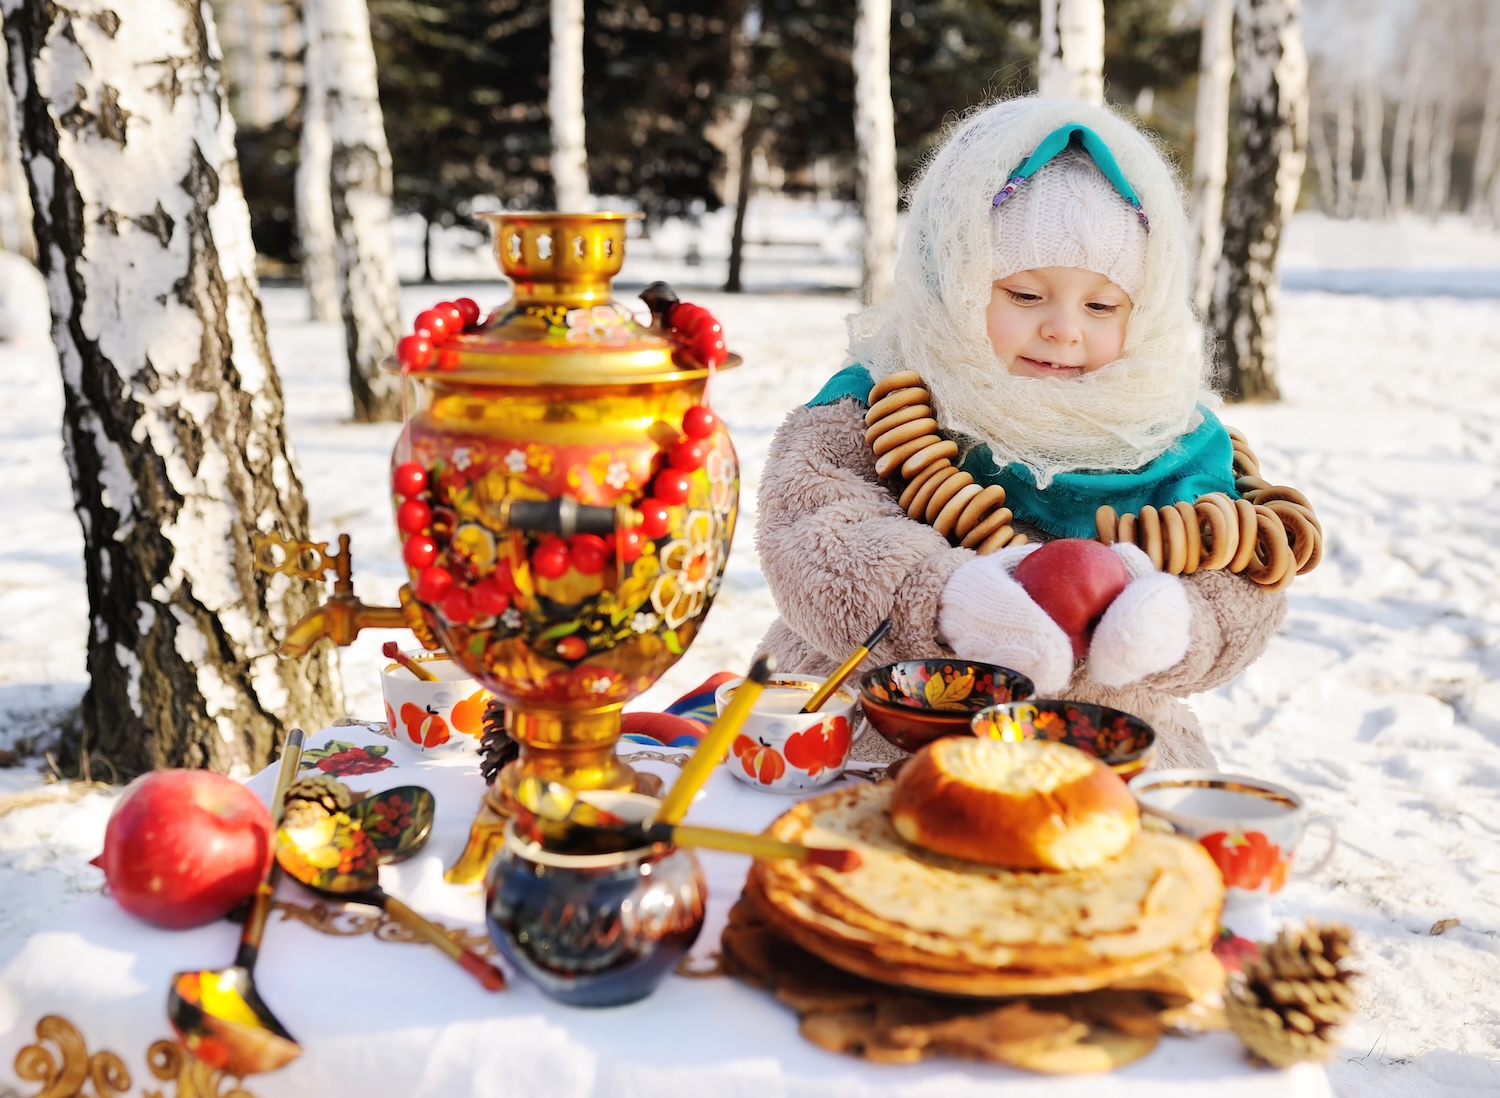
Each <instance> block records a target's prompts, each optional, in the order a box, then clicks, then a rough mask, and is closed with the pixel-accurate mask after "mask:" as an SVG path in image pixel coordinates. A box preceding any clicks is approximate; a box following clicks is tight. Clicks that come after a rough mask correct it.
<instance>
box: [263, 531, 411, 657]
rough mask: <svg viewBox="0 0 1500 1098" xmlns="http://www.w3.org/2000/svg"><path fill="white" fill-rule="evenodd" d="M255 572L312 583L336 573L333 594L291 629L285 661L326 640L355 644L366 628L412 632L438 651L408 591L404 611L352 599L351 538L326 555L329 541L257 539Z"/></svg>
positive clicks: (403, 596) (284, 649) (285, 641)
mask: <svg viewBox="0 0 1500 1098" xmlns="http://www.w3.org/2000/svg"><path fill="white" fill-rule="evenodd" d="M255 567H256V569H257V570H258V571H261V572H267V573H281V574H283V575H288V576H297V577H299V578H301V579H309V580H311V579H322V578H323V577H324V575H325V574H326V573H328V572H329V571H332V572H333V573H334V584H333V594H332V595H330V596H329V597H328V600H327V601H326V602H324V603H323V604H322V605H321V606H316V607H314V608H313V609H312V610H309V611H308V612H307V613H306V614H304V615H302V618H301V619H300V620H299V621H298V622H297V624H295V625H293V626H292V627H291V628H290V629H289V630H287V634H286V637H285V639H283V640H282V642H281V647H280V648H278V649H277V651H278V652H280V653H281V655H283V656H287V657H296V656H305V655H306V654H307V653H308V651H309V650H311V648H312V646H313V645H315V644H317V643H318V641H320V640H322V639H323V638H324V637H327V638H329V639H330V640H331V641H333V643H334V644H337V645H339V646H340V647H342V646H344V645H346V644H353V643H354V638H355V637H357V636H359V634H360V630H362V629H410V630H412V632H414V633H416V634H417V639H418V640H420V641H421V642H422V644H423V646H424V647H426V648H435V647H436V641H434V640H433V637H432V633H431V631H430V630H429V629H428V628H427V626H426V623H425V622H424V621H423V619H422V610H421V607H419V606H418V605H417V603H416V600H415V599H413V598H412V596H411V589H410V587H409V586H402V588H401V605H400V606H370V605H369V604H367V603H364V602H361V601H360V600H359V599H357V598H356V597H355V596H354V579H353V569H354V566H353V563H352V560H351V556H350V551H349V535H348V534H340V535H339V551H338V553H337V554H334V553H330V552H329V551H328V543H327V542H326V541H317V542H312V541H289V540H287V539H285V538H283V537H281V536H279V535H277V534H258V535H256V538H255Z"/></svg>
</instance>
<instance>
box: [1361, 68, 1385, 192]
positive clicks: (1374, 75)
mask: <svg viewBox="0 0 1500 1098" xmlns="http://www.w3.org/2000/svg"><path fill="white" fill-rule="evenodd" d="M1359 104H1360V120H1359V134H1360V137H1359V157H1360V165H1359V186H1358V188H1357V189H1356V190H1355V196H1354V212H1355V214H1356V215H1357V216H1359V217H1367V218H1375V217H1384V216H1385V211H1386V195H1385V153H1384V150H1383V149H1382V147H1381V143H1382V142H1383V141H1384V140H1385V93H1384V92H1382V91H1381V90H1380V69H1379V66H1378V64H1377V63H1376V62H1375V61H1374V60H1373V58H1372V59H1370V61H1369V68H1368V70H1367V71H1366V72H1365V74H1364V78H1363V79H1362V80H1361V81H1360V95H1359Z"/></svg>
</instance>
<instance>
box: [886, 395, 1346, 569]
mask: <svg viewBox="0 0 1500 1098" xmlns="http://www.w3.org/2000/svg"><path fill="white" fill-rule="evenodd" d="M865 428H866V429H865V442H866V443H868V444H869V445H870V447H871V449H872V450H874V452H875V472H876V474H877V475H879V476H880V477H882V478H888V479H892V480H896V481H899V482H901V490H900V503H901V509H902V510H903V511H905V512H906V513H907V515H908V516H909V517H911V518H913V519H915V520H917V521H918V522H925V523H927V524H928V525H930V526H931V527H932V528H933V529H934V530H936V531H937V532H938V533H940V534H942V535H943V536H944V537H945V538H947V539H948V540H949V541H950V542H952V543H954V544H956V545H958V546H960V547H962V548H964V549H973V550H974V551H975V552H976V553H978V554H979V555H980V556H985V555H987V554H989V553H993V552H995V551H996V550H997V549H1002V548H1004V547H1005V546H1007V545H1024V544H1026V542H1027V540H1028V539H1027V537H1026V535H1025V534H1020V533H1017V532H1016V530H1015V528H1014V526H1012V525H1011V523H1012V520H1013V519H1014V517H1015V516H1014V515H1013V514H1012V512H1011V509H1010V508H1009V507H1007V506H1006V505H1005V489H1004V488H1002V487H1001V486H1000V485H998V484H992V485H988V486H984V485H980V484H976V483H975V481H974V477H973V475H972V474H971V473H968V472H965V471H964V470H962V469H960V468H958V467H957V466H956V465H954V464H953V461H954V458H956V457H957V456H958V443H956V442H954V441H953V440H952V439H945V438H943V437H942V436H941V435H939V434H938V424H937V420H936V419H935V418H934V417H933V414H932V395H931V394H930V393H929V392H928V391H927V387H926V386H925V385H923V384H922V379H921V377H920V376H918V375H917V374H916V373H915V372H914V371H911V370H904V371H901V372H899V373H894V374H891V375H889V376H887V377H884V378H881V379H880V380H879V381H877V382H876V383H875V387H874V388H873V389H871V390H870V409H869V411H868V412H866V413H865ZM1226 430H1228V432H1229V440H1230V445H1231V446H1232V447H1233V452H1234V458H1233V469H1232V471H1233V473H1234V478H1235V481H1234V486H1235V490H1236V491H1237V492H1239V494H1240V498H1239V499H1237V500H1232V499H1230V498H1229V496H1227V495H1226V494H1224V493H1223V492H1210V493H1208V494H1207V495H1203V496H1199V497H1198V498H1197V499H1196V500H1194V501H1193V502H1192V503H1187V502H1180V503H1175V504H1172V505H1171V506H1169V507H1160V508H1158V507H1150V506H1147V507H1142V508H1141V509H1140V511H1139V512H1138V513H1134V514H1123V515H1117V514H1116V513H1115V510H1114V508H1113V507H1110V506H1109V505H1108V504H1105V505H1104V506H1102V507H1100V508H1099V510H1098V512H1097V513H1096V514H1095V516H1094V524H1095V531H1096V536H1097V539H1098V540H1099V541H1100V542H1102V543H1104V544H1105V545H1110V544H1113V543H1114V542H1117V541H1122V542H1130V543H1132V544H1134V545H1137V546H1139V547H1140V548H1141V549H1142V550H1143V551H1144V552H1145V554H1146V556H1147V557H1149V558H1150V560H1151V564H1152V565H1153V566H1154V567H1155V568H1157V569H1158V570H1159V571H1163V572H1167V573H1169V574H1171V575H1174V576H1176V575H1191V574H1192V573H1194V572H1197V571H1204V570H1206V571H1219V570H1227V571H1229V572H1233V573H1236V574H1241V575H1244V576H1245V577H1246V578H1247V579H1249V580H1251V581H1252V582H1254V583H1257V584H1259V585H1260V586H1262V587H1265V588H1267V589H1268V590H1272V591H1284V590H1285V589H1286V588H1287V587H1289V586H1290V585H1291V582H1292V580H1293V579H1294V578H1296V577H1297V576H1300V575H1302V574H1303V573H1305V572H1311V571H1312V570H1313V569H1314V568H1315V567H1317V564H1318V561H1320V560H1321V559H1322V557H1323V527H1322V524H1321V523H1319V522H1318V518H1317V516H1316V515H1315V514H1314V513H1313V509H1312V505H1311V504H1310V503H1308V501H1307V497H1306V496H1304V495H1303V494H1302V493H1301V492H1299V491H1297V490H1296V489H1295V488H1287V487H1285V486H1281V485H1275V484H1271V483H1270V482H1268V481H1266V480H1264V479H1262V477H1261V473H1260V462H1259V460H1257V458H1256V457H1255V454H1254V452H1252V451H1251V449H1250V445H1249V443H1248V442H1246V440H1245V436H1244V435H1243V434H1241V433H1240V432H1239V431H1236V430H1235V429H1234V428H1232V427H1231V428H1226Z"/></svg>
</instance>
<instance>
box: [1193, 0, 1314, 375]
mask: <svg viewBox="0 0 1500 1098" xmlns="http://www.w3.org/2000/svg"><path fill="white" fill-rule="evenodd" d="M1234 45H1235V50H1234V60H1235V70H1236V72H1237V73H1238V75H1239V88H1240V115H1241V118H1242V119H1243V126H1244V141H1243V144H1242V145H1241V147H1240V151H1239V155H1238V156H1237V157H1236V158H1235V168H1234V174H1233V176H1232V177H1231V179H1230V183H1229V192H1228V195H1227V196H1226V199H1225V216H1224V248H1223V255H1222V256H1221V258H1220V260H1219V269H1218V272H1217V276H1216V278H1215V281H1214V296H1213V304H1212V306H1211V308H1210V314H1209V322H1210V327H1211V328H1212V330H1213V331H1214V332H1215V334H1216V337H1217V340H1218V350H1219V358H1220V362H1221V363H1222V365H1223V367H1224V369H1225V374H1226V390H1227V395H1228V396H1229V398H1230V399H1232V400H1276V399H1278V398H1279V397H1280V390H1279V389H1278V387H1277V384H1276V307H1277V302H1278V294H1279V291H1278V287H1277V278H1276V264H1277V255H1278V253H1279V251H1280V247H1281V233H1282V228H1283V226H1284V225H1285V223H1286V222H1287V220H1289V219H1290V217H1291V215H1292V211H1293V209H1294V208H1295V207H1296V204H1297V191H1298V188H1299V186H1300V184H1301V181H1302V169H1303V167H1304V164H1305V162H1306V154H1305V150H1306V147H1307V111H1308V106H1307V55H1306V53H1305V52H1304V48H1303V44H1302V28H1301V2H1300V0H1237V2H1236V5H1235V34H1234Z"/></svg>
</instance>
